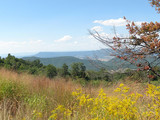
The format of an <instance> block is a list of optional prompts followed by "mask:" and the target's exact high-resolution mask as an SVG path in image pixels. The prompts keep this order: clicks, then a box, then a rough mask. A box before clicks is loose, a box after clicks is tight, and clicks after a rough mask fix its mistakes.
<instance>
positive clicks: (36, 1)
mask: <svg viewBox="0 0 160 120" xmlns="http://www.w3.org/2000/svg"><path fill="white" fill-rule="evenodd" d="M124 16H125V17H126V18H127V19H128V20H130V21H135V22H136V23H137V24H140V23H141V22H150V21H158V20H159V17H160V14H157V12H156V11H155V10H154V8H153V7H151V6H150V4H149V1H148V0H0V54H8V53H36V52H42V51H53V52H54V51H85V50H98V49H101V48H105V47H106V46H104V45H102V44H101V43H100V42H99V41H97V40H95V39H94V38H93V37H92V36H90V34H89V32H88V30H96V31H98V32H99V33H100V34H101V35H106V36H113V26H115V27H116V31H117V33H119V34H127V31H126V30H125V25H126V23H125V21H124V20H123V17H124Z"/></svg>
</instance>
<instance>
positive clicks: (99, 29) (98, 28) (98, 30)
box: [91, 26, 103, 32]
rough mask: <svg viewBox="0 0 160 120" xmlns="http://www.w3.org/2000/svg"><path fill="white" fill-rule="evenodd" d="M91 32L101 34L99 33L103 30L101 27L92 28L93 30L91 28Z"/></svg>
mask: <svg viewBox="0 0 160 120" xmlns="http://www.w3.org/2000/svg"><path fill="white" fill-rule="evenodd" d="M91 30H95V31H97V32H101V31H103V28H102V27H101V26H94V27H93V28H91Z"/></svg>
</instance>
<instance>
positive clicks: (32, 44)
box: [0, 40, 44, 54]
mask: <svg viewBox="0 0 160 120" xmlns="http://www.w3.org/2000/svg"><path fill="white" fill-rule="evenodd" d="M43 47H44V42H43V41H42V40H32V41H0V53H1V54H3V53H4V54H6V53H21V52H35V51H38V50H40V49H42V48H43Z"/></svg>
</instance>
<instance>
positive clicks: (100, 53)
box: [33, 49, 113, 61]
mask: <svg viewBox="0 0 160 120" xmlns="http://www.w3.org/2000/svg"><path fill="white" fill-rule="evenodd" d="M112 52H113V50H111V49H101V50H93V51H73V52H39V53H37V54H35V55H33V56H34V57H39V58H54V57H63V56H71V57H76V58H80V59H86V58H92V59H94V60H96V59H101V60H104V61H108V60H110V59H112V58H113V57H112V56H110V55H111V53H112Z"/></svg>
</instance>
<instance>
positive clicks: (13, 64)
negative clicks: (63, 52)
mask: <svg viewBox="0 0 160 120" xmlns="http://www.w3.org/2000/svg"><path fill="white" fill-rule="evenodd" d="M0 67H4V68H6V69H9V70H13V71H16V72H18V73H23V72H26V73H29V74H32V75H43V76H46V77H48V78H54V77H56V76H59V77H71V78H73V79H78V78H82V79H85V80H91V79H92V80H106V81H109V80H110V77H109V76H110V75H109V72H107V70H105V69H104V68H102V69H101V70H99V71H92V70H86V66H85V65H84V64H83V63H72V64H71V65H70V66H68V65H67V64H65V63H64V64H63V65H62V67H61V68H56V67H55V66H54V65H51V64H49V65H43V64H42V63H41V62H40V60H39V59H37V60H34V61H28V60H23V59H21V58H16V57H15V56H13V55H11V54H8V56H7V57H6V58H1V57H0Z"/></svg>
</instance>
